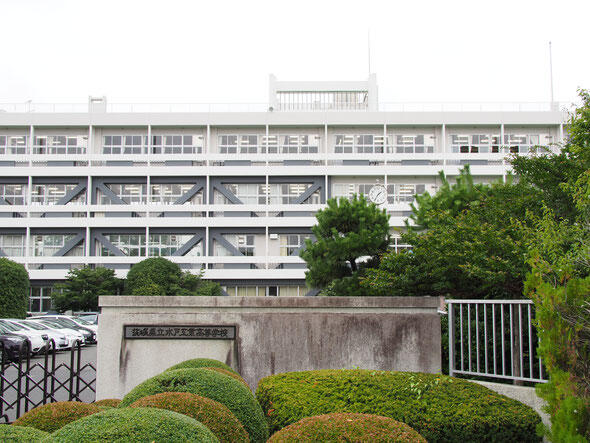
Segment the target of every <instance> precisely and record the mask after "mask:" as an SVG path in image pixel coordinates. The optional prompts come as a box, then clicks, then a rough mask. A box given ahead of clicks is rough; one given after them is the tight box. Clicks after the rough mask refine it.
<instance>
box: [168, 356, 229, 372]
mask: <svg viewBox="0 0 590 443" xmlns="http://www.w3.org/2000/svg"><path fill="white" fill-rule="evenodd" d="M186 368H193V369H194V368H221V369H225V370H227V371H230V372H233V373H234V374H237V372H236V371H234V370H233V369H232V368H231V367H230V366H228V365H226V364H225V363H222V362H220V361H219V360H215V359H212V358H193V359H192V360H185V361H183V362H181V363H178V364H177V365H174V366H172V367H170V368H168V369H166V370H167V371H174V370H176V369H186Z"/></svg>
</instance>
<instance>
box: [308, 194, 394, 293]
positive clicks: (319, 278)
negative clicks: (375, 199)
mask: <svg viewBox="0 0 590 443" xmlns="http://www.w3.org/2000/svg"><path fill="white" fill-rule="evenodd" d="M316 218H317V224H316V225H315V226H313V227H312V228H311V229H312V232H313V234H314V236H315V241H312V240H311V239H308V240H306V242H305V248H304V249H303V250H302V251H301V252H300V254H299V255H300V256H301V258H303V260H305V262H306V263H307V267H308V271H307V272H306V274H305V279H306V281H307V284H308V286H310V287H312V288H318V289H323V288H325V287H327V286H328V285H330V283H332V282H333V281H336V280H340V279H344V278H346V277H351V278H352V280H353V281H354V280H355V279H356V278H358V275H359V272H360V271H361V270H362V269H363V268H364V267H365V266H366V264H367V263H374V261H375V260H378V257H379V255H380V254H382V253H384V252H385V251H386V250H387V247H388V244H389V216H388V215H387V214H386V212H385V210H380V209H379V208H377V206H375V205H374V204H372V203H371V204H368V203H367V200H366V199H365V197H364V196H362V195H361V196H360V197H357V196H356V195H355V196H354V197H353V199H352V200H350V201H349V200H347V199H346V198H341V199H340V200H337V199H330V200H328V202H327V207H326V208H325V209H322V210H320V211H318V213H317V215H316ZM353 284H354V282H353Z"/></svg>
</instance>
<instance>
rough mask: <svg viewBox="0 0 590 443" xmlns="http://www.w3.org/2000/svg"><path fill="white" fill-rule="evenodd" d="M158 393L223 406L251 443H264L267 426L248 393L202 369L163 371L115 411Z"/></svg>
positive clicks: (126, 398)
mask: <svg viewBox="0 0 590 443" xmlns="http://www.w3.org/2000/svg"><path fill="white" fill-rule="evenodd" d="M162 392H190V393H192V394H197V395H200V396H203V397H207V398H211V399H212V400H215V401H218V402H219V403H221V404H223V405H225V406H226V407H227V408H228V409H229V410H230V411H231V412H232V413H233V414H234V415H235V416H236V417H237V419H238V420H240V422H241V423H242V425H243V426H244V428H245V429H246V431H247V432H248V435H249V437H250V440H251V441H253V442H265V441H266V439H267V438H268V425H267V423H266V419H265V417H264V414H263V412H262V409H261V408H260V405H259V404H258V402H257V401H256V399H255V398H254V396H253V395H252V392H251V391H250V389H248V388H247V387H246V386H244V385H243V384H242V383H240V382H239V381H237V380H236V379H234V378H232V377H229V376H227V375H224V374H220V373H218V372H215V371H211V370H208V369H204V368H196V369H190V368H189V369H176V370H174V371H165V372H163V373H162V374H159V375H156V376H155V377H152V378H150V379H148V380H146V381H144V382H143V383H140V384H139V385H137V386H136V387H135V388H133V389H132V390H131V391H130V392H129V393H128V394H127V395H126V396H125V397H124V398H123V401H121V403H120V405H119V407H120V408H121V407H126V406H129V405H131V404H132V403H133V402H135V401H136V400H138V399H140V398H142V397H147V396H148V395H154V394H160V393H162Z"/></svg>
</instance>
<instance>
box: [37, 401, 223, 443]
mask: <svg viewBox="0 0 590 443" xmlns="http://www.w3.org/2000/svg"><path fill="white" fill-rule="evenodd" d="M45 441H47V442H59V443H70V442H71V443H83V442H98V441H104V442H121V443H123V442H130V441H133V442H146V443H147V442H158V443H164V442H181V441H182V442H184V441H191V442H193V441H194V442H204V443H209V442H210V443H214V442H218V441H219V440H217V437H215V435H213V433H212V432H211V431H210V430H209V429H207V427H206V426H205V425H203V424H202V423H199V422H198V421H197V420H195V419H194V418H190V417H187V416H186V415H183V414H179V413H177V412H173V411H166V410H164V409H155V408H124V409H109V410H108V411H103V412H100V413H98V414H94V415H90V416H88V417H84V418H81V419H80V420H77V421H75V422H73V423H70V424H68V425H66V426H64V427H63V428H61V429H60V430H58V431H56V432H54V433H53V434H51V436H50V437H49V438H48V439H47V440H45Z"/></svg>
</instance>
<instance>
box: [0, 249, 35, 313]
mask: <svg viewBox="0 0 590 443" xmlns="http://www.w3.org/2000/svg"><path fill="white" fill-rule="evenodd" d="M28 304H29V273H28V272H27V270H26V269H25V267H24V266H23V265H21V264H20V263H16V262H13V261H11V260H8V259H7V258H0V318H11V317H14V318H25V317H26V316H27V307H28Z"/></svg>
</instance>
